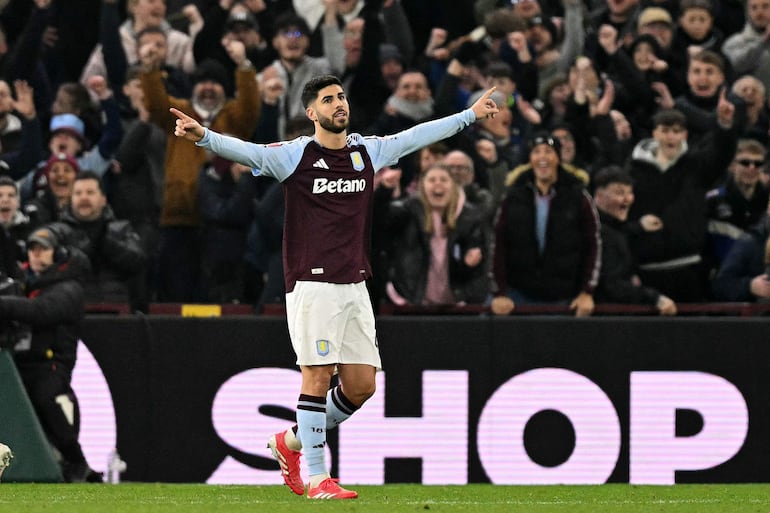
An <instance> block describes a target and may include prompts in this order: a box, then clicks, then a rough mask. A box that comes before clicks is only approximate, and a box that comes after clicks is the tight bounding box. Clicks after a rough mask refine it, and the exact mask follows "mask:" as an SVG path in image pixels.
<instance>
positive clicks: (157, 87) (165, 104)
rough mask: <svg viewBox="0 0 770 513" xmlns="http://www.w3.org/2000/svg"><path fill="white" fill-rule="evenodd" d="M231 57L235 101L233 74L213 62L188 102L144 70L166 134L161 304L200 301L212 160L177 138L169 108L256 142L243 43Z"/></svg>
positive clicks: (254, 93)
mask: <svg viewBox="0 0 770 513" xmlns="http://www.w3.org/2000/svg"><path fill="white" fill-rule="evenodd" d="M230 58H231V59H232V60H233V62H235V63H236V64H237V66H238V69H237V71H236V73H235V83H236V88H235V97H234V98H231V99H228V97H227V96H226V94H225V91H226V89H225V86H226V84H228V83H229V82H230V80H229V77H228V74H227V72H226V70H225V69H224V67H223V66H222V65H221V64H219V63H218V62H217V61H214V60H208V61H204V62H202V63H200V64H199V66H198V69H197V70H196V73H195V74H194V75H193V92H192V97H191V98H189V99H187V98H176V97H173V96H170V95H169V94H168V93H167V92H166V90H165V87H164V86H163V81H162V76H161V71H160V70H159V69H157V68H155V69H149V70H148V69H145V70H143V71H142V73H141V74H140V79H141V82H142V90H143V91H144V98H145V106H146V107H147V110H148V112H149V113H150V120H151V121H152V122H153V123H155V124H156V125H158V126H159V127H160V128H161V130H162V131H163V132H164V133H166V134H167V139H166V160H165V166H164V168H165V172H166V175H165V178H164V182H163V207H162V210H161V214H160V240H159V244H158V246H159V248H158V252H159V254H158V269H157V272H158V275H157V280H158V283H157V287H158V300H159V301H170V302H175V301H194V300H196V298H198V297H200V285H199V281H200V272H199V267H200V263H199V258H200V233H199V211H198V174H199V172H200V168H201V166H202V165H203V164H204V162H206V161H207V159H208V158H209V156H207V154H206V152H205V151H204V150H203V149H202V148H199V147H198V146H195V145H193V144H185V143H184V141H181V140H180V139H178V138H177V137H174V135H173V132H174V124H175V121H174V120H175V116H174V115H173V114H171V113H170V112H169V108H171V107H175V108H177V109H180V110H182V111H184V112H189V113H190V115H191V116H194V117H195V118H196V119H197V120H199V121H200V122H201V124H203V125H205V126H207V127H209V128H211V129H212V130H217V131H221V132H225V133H228V134H232V135H234V136H236V137H240V138H242V139H248V138H249V137H251V135H252V134H253V133H254V131H255V129H256V128H257V122H258V120H259V115H260V105H261V104H260V95H259V88H258V85H257V80H256V72H255V70H254V66H253V65H252V64H251V63H250V62H249V61H248V59H246V53H245V47H244V45H243V43H241V42H239V41H231V42H230Z"/></svg>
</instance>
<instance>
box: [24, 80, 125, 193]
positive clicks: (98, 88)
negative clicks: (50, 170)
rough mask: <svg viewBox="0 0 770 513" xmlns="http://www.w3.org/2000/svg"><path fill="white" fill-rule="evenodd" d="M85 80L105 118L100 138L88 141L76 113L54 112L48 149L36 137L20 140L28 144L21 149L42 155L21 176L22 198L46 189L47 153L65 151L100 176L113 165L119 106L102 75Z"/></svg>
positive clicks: (118, 133) (119, 131) (119, 127)
mask: <svg viewBox="0 0 770 513" xmlns="http://www.w3.org/2000/svg"><path fill="white" fill-rule="evenodd" d="M88 84H89V87H90V88H91V90H93V91H94V92H95V94H96V95H97V96H98V97H99V99H100V103H101V108H102V112H103V114H104V118H105V123H104V126H103V129H102V133H101V137H100V138H99V141H98V142H97V143H96V144H95V145H94V146H91V145H90V143H89V141H88V139H87V138H86V132H85V123H84V122H83V120H82V119H80V118H79V117H78V116H77V115H75V114H72V113H65V114H57V115H55V116H53V117H52V118H51V122H50V124H49V132H50V136H49V139H48V152H46V151H44V150H43V148H42V147H40V146H39V142H40V141H39V140H34V139H33V140H25V141H24V142H23V145H24V146H29V148H26V149H25V150H23V151H33V152H36V153H37V155H38V157H37V158H38V159H40V158H41V157H42V158H43V160H42V161H41V162H40V163H39V164H38V166H37V168H36V169H33V170H32V171H30V172H29V173H27V175H26V176H24V177H23V182H22V187H21V194H22V199H23V200H26V199H29V198H31V197H33V196H36V195H38V194H42V191H45V189H46V187H47V180H48V177H47V175H46V173H45V167H46V163H47V159H48V157H49V155H53V154H59V153H64V154H65V155H67V156H68V157H74V158H75V160H76V161H77V163H78V167H79V168H80V169H88V170H90V171H93V172H95V173H97V174H98V175H99V176H102V175H103V174H104V173H105V172H106V171H107V170H108V169H109V168H110V166H111V165H112V157H113V155H114V153H115V150H116V149H117V147H118V145H119V144H120V140H121V138H122V137H123V127H122V124H121V122H120V110H119V108H118V104H117V102H116V100H115V98H114V96H113V94H112V90H110V89H109V88H108V87H107V82H106V80H104V78H103V77H91V78H90V79H89V81H88ZM33 145H35V147H33Z"/></svg>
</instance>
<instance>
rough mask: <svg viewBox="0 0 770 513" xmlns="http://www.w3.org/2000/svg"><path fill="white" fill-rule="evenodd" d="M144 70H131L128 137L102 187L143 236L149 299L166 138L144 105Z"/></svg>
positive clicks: (125, 91)
mask: <svg viewBox="0 0 770 513" xmlns="http://www.w3.org/2000/svg"><path fill="white" fill-rule="evenodd" d="M140 73H141V70H140V68H139V66H137V65H134V66H130V67H129V68H128V71H127V73H126V83H125V84H124V85H123V94H124V96H125V97H126V98H127V99H128V102H129V105H128V106H127V107H128V108H127V109H126V110H124V111H123V125H124V129H125V134H126V135H125V136H124V137H123V140H122V142H121V143H120V147H119V148H118V150H117V151H116V152H115V159H114V161H113V165H112V172H110V173H107V174H106V175H105V176H104V178H103V180H102V183H103V185H104V188H105V190H106V191H107V201H108V203H109V205H110V206H111V207H112V210H113V212H114V213H115V217H117V218H118V219H125V220H127V221H129V222H130V223H131V226H132V227H133V228H134V229H135V230H136V232H137V233H138V234H139V237H140V239H141V241H142V247H143V248H144V251H145V254H146V255H147V259H148V264H147V270H148V271H149V272H148V275H149V276H148V281H149V283H148V286H149V287H150V289H149V291H148V295H149V297H153V295H154V292H155V280H154V275H153V273H152V271H153V270H154V269H155V268H156V264H157V258H158V255H157V253H158V237H159V233H158V226H159V219H160V210H161V207H162V203H163V181H164V174H165V170H164V167H163V164H164V161H165V155H166V137H167V135H168V134H166V133H165V132H164V131H163V130H162V129H161V128H160V127H159V126H158V125H156V124H154V123H152V121H151V120H150V113H149V111H148V110H147V107H146V106H145V104H144V91H143V90H142V82H141V78H140Z"/></svg>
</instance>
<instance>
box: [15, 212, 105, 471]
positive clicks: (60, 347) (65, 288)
mask: <svg viewBox="0 0 770 513" xmlns="http://www.w3.org/2000/svg"><path fill="white" fill-rule="evenodd" d="M27 256H28V259H29V262H28V263H26V264H25V265H24V285H25V291H24V294H25V295H24V296H21V297H13V296H2V297H0V321H2V322H3V327H4V329H16V330H17V334H18V335H19V336H17V337H16V339H15V340H16V345H15V347H14V359H15V361H16V365H17V367H18V370H19V375H20V376H21V379H22V381H23V382H24V386H25V388H26V390H27V393H28V394H29V398H30V401H31V402H32V405H33V406H34V408H35V411H36V412H37V415H38V418H39V419H40V424H41V425H42V427H43V430H44V431H45V433H46V435H47V436H48V439H49V440H50V442H51V444H52V445H53V447H54V448H55V449H56V450H57V451H58V453H59V455H60V464H61V467H62V475H63V476H64V479H65V481H67V482H84V481H85V482H100V481H101V475H100V474H99V473H97V472H95V471H93V470H92V469H91V468H90V467H89V465H88V463H87V462H86V459H85V456H84V455H83V450H82V448H81V447H80V443H79V442H78V433H79V431H80V411H79V407H78V401H77V397H76V396H75V393H74V391H73V390H72V387H71V381H72V370H73V369H74V367H75V360H76V351H77V344H78V339H79V336H80V335H79V331H80V329H79V326H80V321H81V319H82V318H83V315H84V309H85V299H84V295H83V287H82V285H81V284H80V281H79V280H80V278H81V277H82V275H83V274H84V273H85V272H86V271H87V270H88V259H87V258H86V256H85V255H84V254H83V253H81V252H80V251H78V250H74V249H71V250H68V249H66V248H64V247H62V246H60V245H59V237H58V235H57V234H56V233H55V232H54V231H53V230H52V229H50V228H47V227H43V228H39V229H37V230H35V231H34V232H32V234H31V235H30V236H29V238H28V239H27ZM14 323H17V324H15V325H14ZM22 326H28V330H25V329H23V328H21V327H22Z"/></svg>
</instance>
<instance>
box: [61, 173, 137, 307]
mask: <svg viewBox="0 0 770 513" xmlns="http://www.w3.org/2000/svg"><path fill="white" fill-rule="evenodd" d="M60 220H61V223H56V224H55V225H54V227H55V229H56V230H59V232H60V233H61V234H62V235H63V240H64V241H66V243H67V245H69V246H73V247H76V248H78V249H80V250H81V251H82V252H83V253H85V254H86V255H87V256H88V259H89V262H90V264H91V272H90V273H88V274H87V275H86V276H85V279H84V282H83V283H84V287H85V295H86V300H87V301H88V302H102V301H106V302H128V303H129V306H130V308H131V311H132V312H135V311H141V312H146V311H147V309H148V306H147V303H148V301H149V299H148V297H147V285H146V274H145V273H146V272H147V268H146V262H147V255H146V254H145V251H144V248H143V246H142V241H141V239H140V237H139V234H138V233H136V230H134V228H133V226H131V223H130V222H128V221H126V220H122V219H117V218H116V217H115V214H114V213H113V212H112V208H111V207H110V205H109V204H108V203H107V197H106V196H105V194H104V190H103V188H102V182H101V180H100V179H99V176H98V175H96V174H95V173H92V172H90V171H81V172H80V173H79V174H78V175H77V177H75V182H74V184H73V185H72V199H71V200H70V204H69V205H68V207H67V209H66V210H65V211H64V212H62V215H61V218H60Z"/></svg>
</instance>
